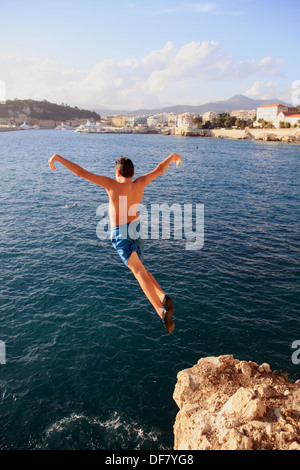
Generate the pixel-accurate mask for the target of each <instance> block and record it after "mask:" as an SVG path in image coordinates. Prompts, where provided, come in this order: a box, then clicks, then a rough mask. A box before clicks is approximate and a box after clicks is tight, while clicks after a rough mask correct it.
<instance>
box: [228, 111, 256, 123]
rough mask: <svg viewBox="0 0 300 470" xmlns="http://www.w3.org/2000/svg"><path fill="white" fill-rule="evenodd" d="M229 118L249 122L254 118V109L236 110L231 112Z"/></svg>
mask: <svg viewBox="0 0 300 470" xmlns="http://www.w3.org/2000/svg"><path fill="white" fill-rule="evenodd" d="M230 116H233V117H236V118H237V119H240V120H241V121H250V120H251V119H254V118H255V116H256V109H250V110H249V109H236V110H234V111H232V112H231V114H230Z"/></svg>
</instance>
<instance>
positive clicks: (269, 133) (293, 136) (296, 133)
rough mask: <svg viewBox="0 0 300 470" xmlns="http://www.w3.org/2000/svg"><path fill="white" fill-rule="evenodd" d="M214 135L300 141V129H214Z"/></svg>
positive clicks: (231, 137)
mask: <svg viewBox="0 0 300 470" xmlns="http://www.w3.org/2000/svg"><path fill="white" fill-rule="evenodd" d="M211 132H212V134H213V137H215V138H219V139H222V138H223V139H238V140H239V139H250V140H263V141H267V142H268V141H273V142H276V141H278V142H293V143H300V129H298V128H296V129H245V130H241V129H213V130H212V131H211Z"/></svg>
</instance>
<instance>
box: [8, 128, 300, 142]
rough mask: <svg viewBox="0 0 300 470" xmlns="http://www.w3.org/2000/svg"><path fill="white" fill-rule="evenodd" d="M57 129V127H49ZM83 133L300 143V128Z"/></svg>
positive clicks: (129, 130)
mask: <svg viewBox="0 0 300 470" xmlns="http://www.w3.org/2000/svg"><path fill="white" fill-rule="evenodd" d="M51 130H57V129H51ZM11 131H24V129H20V128H18V127H6V126H0V132H11ZM73 132H74V131H73ZM84 133H93V134H162V135H165V136H168V135H175V136H181V137H208V138H214V139H233V140H257V141H264V142H284V143H294V144H299V143H300V129H299V128H294V129H293V128H290V129H257V128H256V129H254V128H253V129H250V128H246V129H190V128H184V127H176V128H171V129H170V128H169V129H165V130H162V131H161V132H159V131H156V130H153V129H145V130H133V129H118V128H104V129H103V130H101V131H97V132H96V131H89V132H84Z"/></svg>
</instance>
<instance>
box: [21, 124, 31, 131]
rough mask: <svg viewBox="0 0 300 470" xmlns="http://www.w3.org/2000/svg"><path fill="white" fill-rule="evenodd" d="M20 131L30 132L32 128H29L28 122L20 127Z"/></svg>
mask: <svg viewBox="0 0 300 470" xmlns="http://www.w3.org/2000/svg"><path fill="white" fill-rule="evenodd" d="M19 129H22V130H23V131H28V130H29V129H32V127H30V126H28V124H27V123H26V122H23V124H22V125H21V126H19Z"/></svg>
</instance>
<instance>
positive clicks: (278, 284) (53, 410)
mask: <svg viewBox="0 0 300 470" xmlns="http://www.w3.org/2000/svg"><path fill="white" fill-rule="evenodd" d="M173 151H174V152H177V153H179V154H180V155H182V159H183V165H182V166H181V167H180V168H178V169H177V168H176V167H175V165H172V166H171V167H170V168H169V169H168V170H167V172H166V173H165V174H164V175H162V176H161V177H159V178H158V179H157V180H155V181H153V182H152V183H151V184H150V185H149V186H148V187H147V188H146V190H145V194H144V199H143V203H144V204H145V205H146V206H147V207H151V206H150V205H151V204H161V203H166V204H168V205H170V206H171V205H172V204H173V203H177V204H180V205H182V206H183V205H184V204H193V205H196V204H199V205H201V204H203V205H204V245H203V247H202V248H201V249H198V250H186V241H185V240H184V239H172V238H171V239H169V240H167V239H162V238H160V239H158V240H157V239H149V240H147V241H146V248H145V255H144V264H145V266H146V268H147V269H148V270H149V271H150V272H151V273H152V274H153V275H154V276H155V278H156V279H157V281H158V282H159V284H160V285H161V286H162V288H163V289H164V290H165V292H167V293H169V294H170V295H171V296H172V298H173V302H174V307H175V313H174V321H175V324H176V328H175V331H174V333H173V334H172V335H167V334H166V332H165V330H164V328H163V324H162V322H161V320H160V319H159V317H158V315H157V314H156V313H155V311H154V310H153V308H152V306H151V304H150V303H149V302H148V300H147V299H146V297H145V296H144V294H143V293H142V291H141V289H140V287H139V285H138V283H137V281H136V280H135V279H134V277H133V275H132V274H131V272H130V271H129V270H128V269H127V268H126V267H125V266H124V265H123V263H122V261H121V259H120V258H119V257H118V255H117V253H116V252H115V251H114V250H113V248H112V246H111V244H110V241H109V240H108V239H107V240H100V239H99V238H98V237H97V234H96V228H97V224H98V223H99V220H100V217H99V213H98V215H97V208H98V206H99V205H101V204H104V203H106V202H107V196H106V192H105V190H104V189H102V188H100V187H98V186H95V185H93V184H92V183H89V182H88V181H86V180H83V179H80V178H77V177H76V176H75V175H73V174H72V173H70V172H69V171H68V170H67V169H66V168H64V167H63V166H62V165H61V164H59V163H58V164H57V171H56V172H51V171H50V168H49V166H48V163H47V160H48V158H49V157H50V156H51V155H52V154H53V153H59V154H61V155H62V156H64V157H66V158H68V159H70V160H72V161H74V162H76V163H78V164H79V165H81V166H83V167H84V168H86V169H88V170H89V171H92V172H95V173H98V174H105V175H107V176H111V177H114V162H115V160H116V159H117V158H118V157H119V156H120V155H124V156H127V157H130V158H132V160H133V161H134V163H135V168H136V176H139V175H141V174H143V173H145V172H148V171H151V170H152V169H154V168H155V166H156V165H157V164H158V163H159V162H160V161H161V160H163V159H164V158H165V157H167V156H168V155H169V154H170V153H171V152H173ZM299 157H300V148H299V146H297V145H293V144H283V143H269V142H268V143H262V142H251V141H234V140H218V139H209V138H201V137H199V138H198V137H195V138H184V137H175V136H162V135H125V134H123V135H122V134H120V135H112V134H107V135H96V134H78V133H74V132H70V131H54V130H49V131H48V130H37V131H20V132H11V133H1V134H0V164H1V170H0V171H1V179H0V184H1V192H0V200H1V204H0V225H1V239H0V262H1V264H0V286H1V287H0V302H1V317H0V341H3V342H4V343H5V347H6V351H5V363H2V364H0V400H1V405H0V449H106V450H107V449H111V450H119V449H126V450H129V449H130V450H132V449H147V450H152V449H153V450H154V449H161V450H163V449H172V447H173V424H174V421H175V417H176V413H177V411H178V408H177V406H176V404H175V402H174V401H173V398H172V394H173V391H174V387H175V384H176V375H177V373H178V372H179V371H180V370H182V369H185V368H188V367H191V366H193V365H194V364H195V363H196V362H197V361H198V360H199V359H200V358H201V357H206V356H212V355H213V356H219V355H221V354H233V355H234V356H235V357H236V358H238V359H240V360H246V361H249V360H251V361H255V362H257V363H258V364H261V363H263V362H267V363H269V364H270V366H271V368H272V370H283V371H284V372H287V373H288V374H289V375H290V377H292V378H293V379H298V378H299V377H300V365H299V364H294V363H293V361H292V354H293V352H294V350H293V349H292V343H293V342H294V341H296V340H300V331H299V327H300V322H299V245H300V240H299V219H300V217H299V216H300V214H299V207H300V206H299V192H300V191H299ZM75 202H76V203H77V206H74V207H71V208H65V206H66V205H72V204H73V203H75ZM2 362H3V357H2ZM294 362H295V361H294Z"/></svg>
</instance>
